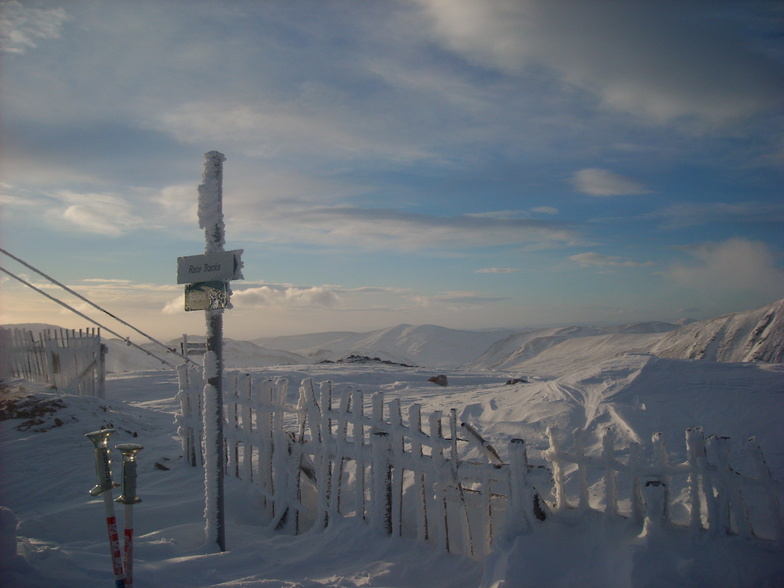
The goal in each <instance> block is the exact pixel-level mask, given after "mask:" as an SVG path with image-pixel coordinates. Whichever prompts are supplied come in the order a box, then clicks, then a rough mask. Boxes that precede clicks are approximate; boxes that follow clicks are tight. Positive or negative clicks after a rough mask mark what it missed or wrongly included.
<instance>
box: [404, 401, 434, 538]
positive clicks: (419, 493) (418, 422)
mask: <svg viewBox="0 0 784 588" xmlns="http://www.w3.org/2000/svg"><path fill="white" fill-rule="evenodd" d="M408 427H409V429H410V430H411V455H412V457H413V460H414V463H417V464H421V463H422V437H423V436H424V433H423V432H422V407H421V406H420V405H419V404H412V405H411V406H410V407H409V409H408ZM414 485H415V488H416V490H415V492H416V498H417V540H418V541H422V542H424V541H427V540H428V539H429V538H430V533H429V531H428V520H427V510H428V507H427V503H428V491H427V480H426V474H425V472H424V471H422V470H421V469H419V470H418V471H416V472H414Z"/></svg>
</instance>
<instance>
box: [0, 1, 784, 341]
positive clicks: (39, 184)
mask: <svg viewBox="0 0 784 588" xmlns="http://www.w3.org/2000/svg"><path fill="white" fill-rule="evenodd" d="M0 29H1V31H2V45H1V47H2V56H1V57H0V59H1V60H2V61H0V105H2V106H1V109H0V215H1V216H0V228H1V229H2V231H1V234H0V245H1V246H2V248H4V249H5V250H7V251H8V252H9V253H12V254H13V255H15V256H17V257H20V258H22V259H24V260H25V261H26V262H28V263H29V264H31V265H33V266H34V267H36V268H38V269H40V270H41V271H43V272H44V273H47V274H48V275H50V276H52V277H53V278H55V279H57V280H58V281H60V282H63V283H65V284H67V285H68V286H69V287H70V288H72V289H74V290H75V291H77V292H79V293H80V294H82V295H84V296H86V297H88V298H89V299H91V300H93V301H94V302H95V303H96V304H98V305H100V306H102V307H103V308H105V309H107V310H108V311H110V312H111V313H113V314H116V315H117V316H120V317H121V318H123V319H124V320H126V321H129V322H131V323H132V324H134V325H135V326H136V327H137V328H140V329H142V330H144V331H145V332H148V333H150V334H151V335H153V336H155V337H162V338H167V339H168V338H174V337H178V336H179V335H180V334H181V333H186V332H187V333H192V334H199V333H201V332H203V331H204V328H205V323H204V316H203V315H204V313H203V312H199V311H197V312H185V311H184V300H183V299H184V295H183V288H184V287H183V285H178V284H177V283H176V282H177V280H176V268H177V257H180V256H187V255H198V254H200V253H202V252H203V250H204V232H203V231H202V230H201V229H200V228H199V226H198V222H197V215H196V203H197V187H198V185H199V183H200V182H201V174H202V170H203V165H204V158H203V154H204V153H205V152H208V151H212V150H217V151H220V152H221V153H223V154H224V155H225V156H226V161H225V163H224V184H223V211H224V214H225V225H226V248H227V249H243V250H244V254H243V256H242V260H243V262H244V264H245V267H244V276H245V279H244V280H237V281H234V282H232V289H233V291H234V293H233V296H232V304H233V308H232V309H230V310H227V311H226V312H225V313H224V314H225V318H224V328H225V334H226V336H228V337H231V338H238V339H253V338H257V337H268V336H279V335H287V334H301V333H310V332H320V331H359V332H362V331H369V330H373V329H379V328H385V327H389V326H394V325H397V324H401V323H408V324H436V325H441V326H445V327H450V328H457V329H485V328H500V327H514V328H523V327H530V326H544V325H564V324H620V323H629V322H637V321H654V320H661V321H675V320H679V319H683V318H694V319H701V318H709V317H713V316H717V315H720V314H725V313H729V312H736V311H740V310H745V309H750V308H755V307H758V306H762V305H764V304H768V303H770V302H772V301H774V300H777V299H780V298H782V297H784V230H782V227H784V198H782V186H784V5H782V4H781V3H776V2H756V1H748V2H723V1H710V2H708V1H700V2H693V1H690V0H679V1H677V2H675V1H674V2H668V1H658V2H636V1H628V2H609V1H592V2H584V1H577V0H575V1H566V0H558V1H552V0H550V1H547V0H518V1H510V0H387V1H384V2H381V1H367V2H360V1H358V0H325V1H319V2H317V1H299V2H284V1H282V0H281V1H275V0H270V1H264V2H262V1H249V0H236V1H230V2H205V1H201V0H193V1H188V2H186V1H185V0H161V1H156V2H153V1H143V0H142V1H138V2H119V1H105V0H89V1H86V0H85V1H80V0H65V1H62V2H57V3H53V2H43V1H41V2H35V1H28V0H23V1H18V0H5V1H3V2H0ZM0 259H1V260H2V263H0V267H3V268H5V269H6V270H8V271H11V272H13V273H14V274H16V275H17V276H20V277H22V278H23V279H25V280H27V281H29V282H31V283H32V284H34V285H35V286H36V287H38V288H41V289H43V290H44V291H46V292H47V293H50V294H52V295H54V296H58V297H62V299H63V301H65V302H67V303H68V304H69V305H72V306H74V307H75V308H77V309H78V310H80V311H82V312H87V314H88V315H89V316H91V317H93V318H95V319H96V320H98V321H99V322H101V323H102V324H105V325H106V326H108V327H110V328H112V329H119V330H120V332H121V333H122V334H123V335H132V333H130V332H128V329H124V328H122V327H121V326H118V325H117V324H116V323H113V322H111V321H110V320H109V319H108V317H106V315H104V314H102V313H100V312H96V311H95V310H94V309H91V308H90V307H89V306H87V305H86V304H85V303H84V302H82V301H80V300H78V299H75V298H73V297H72V296H70V295H68V294H65V293H63V292H62V291H61V290H60V289H59V288H57V287H55V286H52V285H51V284H48V283H47V282H46V280H44V279H43V278H41V277H40V276H39V275H37V274H35V273H34V272H32V271H30V270H29V269H27V268H25V267H23V266H21V265H19V264H18V263H16V262H14V261H13V260H11V259H10V258H8V257H7V256H5V255H0ZM0 289H1V290H0V296H2V299H0V323H6V324H7V323H27V322H46V323H51V324H57V325H61V326H64V327H73V328H79V327H86V326H90V324H89V323H87V322H86V321H85V319H83V318H81V317H79V316H77V315H75V314H73V313H71V312H70V311H68V310H66V309H64V308H62V307H61V306H59V305H57V304H56V303H54V302H52V301H51V300H49V299H47V298H45V297H44V296H41V295H40V294H38V293H36V292H34V291H33V290H31V289H29V288H28V287H26V286H24V285H22V284H21V283H19V282H17V281H16V280H14V279H12V278H11V277H9V276H7V275H6V274H2V277H1V278H0ZM132 339H134V340H136V339H138V337H137V336H135V335H134V336H133V337H132Z"/></svg>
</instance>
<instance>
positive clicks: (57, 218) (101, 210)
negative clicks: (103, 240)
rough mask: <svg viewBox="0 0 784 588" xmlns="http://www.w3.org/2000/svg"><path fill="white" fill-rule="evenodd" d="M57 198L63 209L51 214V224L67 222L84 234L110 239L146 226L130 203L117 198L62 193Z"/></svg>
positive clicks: (101, 195) (56, 209)
mask: <svg viewBox="0 0 784 588" xmlns="http://www.w3.org/2000/svg"><path fill="white" fill-rule="evenodd" d="M56 197H57V198H58V199H59V200H60V202H61V206H59V207H56V208H54V209H53V210H49V211H47V216H48V218H49V220H50V222H55V223H57V222H63V221H65V222H66V223H68V224H70V225H71V226H72V227H74V228H77V229H79V230H81V231H84V232H87V233H95V234H98V235H106V236H108V237H119V236H120V235H123V234H125V233H126V232H127V231H129V230H130V229H134V228H138V227H139V226H140V225H142V224H143V219H142V218H141V217H139V216H137V215H136V214H134V213H133V212H132V211H131V208H132V207H131V205H130V204H129V203H128V201H126V200H125V199H124V198H122V197H121V196H118V195H116V194H100V193H78V192H72V191H70V190H62V191H60V192H57V194H56Z"/></svg>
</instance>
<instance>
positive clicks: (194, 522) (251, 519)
mask: <svg viewBox="0 0 784 588" xmlns="http://www.w3.org/2000/svg"><path fill="white" fill-rule="evenodd" d="M725 322H726V321H725ZM769 322H770V321H769ZM674 328H675V327H673V329H674ZM403 330H404V329H403V328H400V329H398V333H397V336H398V339H400V333H401V332H402V331H403ZM632 330H633V329H632ZM638 330H639V329H638ZM736 330H738V329H736ZM642 331H643V332H642V333H630V332H629V330H628V329H627V330H625V331H624V330H623V329H620V330H619V329H616V332H600V333H594V334H591V335H590V336H589V335H586V333H584V332H583V333H581V334H580V336H578V337H562V336H561V338H560V339H559V340H558V341H557V344H555V343H553V340H547V341H545V340H544V339H542V337H539V339H540V341H539V345H540V347H541V349H539V350H538V351H537V353H535V354H531V353H530V352H531V350H532V349H533V348H532V347H531V346H530V345H529V347H528V348H527V351H522V352H520V351H519V350H520V349H521V345H520V344H513V342H510V341H507V342H506V344H505V345H499V346H497V348H496V349H495V351H493V353H490V355H492V356H493V358H494V359H493V362H497V361H498V360H499V359H501V358H502V357H504V358H507V359H506V360H504V361H505V362H506V363H507V364H509V365H510V366H512V367H511V369H495V370H490V369H487V368H482V367H481V366H480V365H478V363H477V362H476V361H474V365H473V367H472V368H471V369H465V368H456V367H447V366H445V365H444V364H443V363H442V364H441V365H440V366H439V369H433V366H434V364H428V361H429V360H432V359H433V358H434V357H436V358H437V357H449V353H448V346H449V344H450V338H449V337H442V336H441V335H443V333H439V334H438V335H439V338H438V340H437V341H436V342H434V341H432V340H431V341H427V340H424V339H422V333H423V331H422V330H421V329H420V330H419V332H418V334H417V336H419V337H420V340H419V341H418V344H417V345H418V346H414V345H411V344H409V343H406V344H405V345H406V349H407V350H408V351H407V352H406V353H405V354H400V355H396V356H395V357H397V358H398V359H401V360H403V359H405V360H408V361H407V362H406V363H415V364H417V365H419V366H421V367H410V368H409V367H401V366H394V365H387V364H381V363H379V362H372V363H367V364H355V363H326V364H319V363H300V364H293V365H277V366H267V367H259V365H258V364H257V363H256V364H254V365H251V366H248V367H249V369H251V370H252V371H255V372H261V373H264V374H266V375H270V376H285V377H288V378H289V379H290V381H291V382H292V383H293V384H297V383H298V382H299V380H300V378H303V377H313V378H314V380H316V381H317V382H318V381H322V380H326V379H329V380H331V381H333V382H334V383H335V385H336V386H344V385H351V386H354V387H356V388H360V389H363V390H366V391H374V390H383V391H384V392H385V394H386V396H387V398H388V399H389V398H396V397H397V398H400V399H401V401H402V402H403V403H404V405H406V404H411V403H415V402H416V403H419V404H421V405H422V406H423V412H424V413H427V412H428V411H431V410H436V409H439V410H448V409H450V408H456V409H457V410H458V415H459V418H461V419H462V420H463V421H467V422H470V423H471V424H473V425H474V426H475V428H476V429H478V430H479V431H481V432H482V434H483V435H484V436H485V438H487V439H488V440H490V441H491V442H492V443H493V444H494V446H495V447H497V448H499V450H503V448H504V447H505V446H506V443H507V441H509V440H510V439H511V438H514V437H522V438H525V439H526V441H527V442H528V444H529V448H530V453H531V455H530V457H531V460H532V461H534V462H535V461H538V460H541V450H542V449H544V448H545V447H546V440H545V437H544V431H545V428H546V427H547V426H548V425H550V424H555V425H558V426H559V428H560V429H561V430H562V431H570V430H572V429H573V428H574V427H578V426H579V427H585V428H586V430H587V432H588V434H587V436H586V450H587V451H588V452H591V451H594V450H596V448H597V446H598V444H599V443H600V440H599V437H598V432H599V431H600V430H601V429H602V428H604V427H605V426H608V425H610V426H613V428H614V429H615V431H616V434H617V436H618V443H619V444H624V443H629V442H631V441H642V442H644V443H646V442H648V441H649V440H650V438H651V435H652V434H653V433H654V432H662V433H663V435H664V438H665V441H666V442H667V446H668V449H669V450H670V452H671V454H672V455H674V456H675V457H676V459H685V444H684V442H683V439H684V430H685V429H686V428H687V427H692V426H696V425H700V426H702V427H703V428H704V430H705V433H706V435H710V434H718V435H722V436H729V437H731V438H732V443H733V448H734V449H736V450H737V451H736V452H735V453H737V455H738V457H737V459H736V461H735V462H734V465H735V466H736V467H737V469H739V470H741V471H743V470H744V469H748V466H749V464H747V463H745V462H744V459H745V458H744V457H743V456H744V453H743V452H742V450H741V449H740V448H741V445H742V443H743V441H745V440H746V439H747V438H748V437H750V436H752V435H754V436H756V437H757V438H758V440H759V442H760V445H761V447H762V450H763V452H764V454H765V457H766V458H767V461H768V465H769V467H770V469H771V471H772V474H773V477H774V478H775V479H777V480H779V481H784V427H782V426H781V415H782V414H784V366H782V365H781V364H767V363H716V362H712V361H705V360H696V359H673V358H660V357H656V356H654V355H651V354H649V353H643V352H640V350H639V347H640V345H639V343H640V342H641V341H643V340H644V339H645V338H651V337H653V338H655V339H656V341H661V339H660V338H661V337H662V336H669V335H670V334H671V333H664V335H662V333H661V332H657V331H658V329H656V328H647V329H642ZM747 331H748V329H746V330H745V331H744V332H745V333H746V335H747V334H748V332H747ZM690 332H691V333H692V334H693V333H695V332H697V331H695V330H694V328H692V331H690ZM486 335H487V334H482V337H484V338H485V339H483V341H482V342H481V344H478V343H477V344H476V345H473V343H472V341H473V340H468V339H466V340H464V341H462V342H460V341H455V344H456V348H455V352H454V354H453V356H455V357H456V356H460V357H463V356H469V355H470V353H468V351H467V349H468V348H471V353H473V354H474V355H473V359H474V360H478V359H479V357H480V356H482V355H483V352H484V351H485V350H488V348H489V347H490V346H492V344H493V341H490V342H487V338H486ZM540 335H541V333H540ZM560 335H563V334H562V333H561V334H560ZM560 335H559V333H551V334H550V336H551V337H559V336H560ZM341 336H342V337H346V336H347V335H346V334H341ZM507 336H509V335H508V334H502V335H501V336H500V338H505V337H507ZM596 337H599V338H598V339H597V338H596ZM629 337H632V339H630V338H629ZM640 337H641V338H642V339H640ZM354 338H355V339H356V337H354ZM500 338H499V337H497V340H500ZM518 338H520V337H518ZM522 339H525V336H522ZM324 341H326V342H327V343H328V342H329V341H330V338H328V337H327V338H325V339H324ZM324 341H321V342H320V344H321V343H323V342H324ZM531 341H532V339H531V338H530V337H528V339H526V340H525V341H522V345H525V344H530V343H531ZM670 341H672V340H671V339H670ZM517 343H521V342H520V341H517ZM551 343H552V344H551ZM632 343H633V344H632ZM647 344H653V343H651V341H648V342H647ZM482 345H484V348H483V349H482V348H481V347H482ZM630 345H631V348H630ZM350 347H351V348H352V349H355V350H358V351H361V349H356V344H355V343H352V345H351V346H350ZM559 347H560V349H561V351H560V352H557V350H558V348H559ZM671 347H672V345H671V346H670V348H671ZM324 348H325V349H326V348H327V347H324ZM256 349H258V347H256ZM364 349H365V350H366V351H369V352H370V351H372V349H371V348H364ZM417 349H418V350H419V355H417V352H416V351H417ZM232 350H233V351H232ZM248 350H251V351H252V349H251V348H250V347H248V346H245V345H237V346H235V347H230V348H228V351H227V355H228V356H229V362H232V361H233V362H234V364H235V365H236V364H238V363H239V364H241V363H242V357H241V356H240V354H241V353H244V352H248ZM286 351H287V353H293V352H292V351H291V350H286ZM488 351H489V350H488ZM515 352H518V355H517V360H515V361H509V358H510V357H512V355H510V354H514V353H515ZM232 353H234V354H235V356H234V358H233V359H232V358H231V354H232ZM525 353H529V357H528V359H527V363H525V362H523V361H522V356H523V355H524V354H525ZM112 354H115V358H114V362H115V363H114V367H115V369H114V372H115V373H113V374H112V375H110V377H109V380H108V382H107V398H106V400H96V399H91V398H83V397H62V396H60V395H58V394H57V393H56V392H53V391H51V390H46V389H43V387H41V386H36V385H31V384H30V383H29V382H19V381H15V382H14V381H12V382H7V383H6V390H5V392H4V395H3V398H4V399H6V398H8V396H9V395H10V394H11V393H14V394H16V395H17V396H21V397H24V396H25V395H26V394H31V393H32V394H33V395H34V397H35V398H36V399H37V401H36V402H35V406H36V407H37V408H38V416H35V414H33V413H30V414H25V415H16V416H21V417H22V418H6V420H3V421H2V422H0V435H1V439H0V465H1V467H2V475H1V476H0V505H2V506H3V507H5V508H6V509H10V511H12V512H13V513H14V514H15V516H16V517H17V518H18V520H19V526H18V554H19V555H18V556H16V557H15V558H12V559H11V560H10V561H8V556H7V555H6V556H5V559H0V570H1V571H0V585H2V586H19V587H24V586H47V587H48V586H66V587H72V586H79V587H90V586H108V585H110V584H111V582H112V581H113V580H112V573H111V565H110V558H109V552H108V546H107V540H106V529H105V522H104V514H103V504H102V500H101V499H100V498H94V497H92V496H90V495H89V494H88V490H89V489H90V488H91V487H92V486H93V485H94V484H95V468H94V462H93V447H92V444H91V443H90V442H89V440H87V439H86V438H85V437H84V434H85V433H87V432H90V431H93V430H96V429H99V428H101V427H102V426H111V427H113V428H115V429H117V432H116V433H115V435H114V436H113V437H112V439H111V444H112V445H114V444H116V443H120V442H135V443H140V444H142V445H144V447H145V449H144V450H143V451H141V453H140V454H139V483H138V492H139V495H140V496H141V498H142V500H143V502H142V503H141V504H139V505H138V506H136V507H134V508H135V510H134V512H135V521H136V524H135V527H136V535H137V538H136V551H135V556H136V557H135V580H136V582H135V583H136V585H137V586H140V587H141V586H167V587H178V586H182V587H185V586H234V587H239V586H271V587H284V586H285V587H299V586H304V587H306V586H336V587H354V586H406V587H423V588H424V587H428V588H430V587H436V586H461V587H462V586H466V587H468V586H498V587H499V588H500V587H501V586H506V587H511V586H603V587H604V586H782V585H784V553H782V544H781V543H773V542H759V541H750V540H746V539H743V538H741V537H738V536H726V535H719V536H709V534H707V533H704V534H702V535H700V534H697V535H696V536H695V535H693V534H691V533H689V532H687V531H684V530H682V529H668V530H660V531H658V532H648V533H643V534H639V533H638V532H636V531H635V532H632V531H630V528H629V527H627V526H625V525H623V524H622V523H618V522H617V521H615V522H613V521H609V520H607V519H606V518H605V517H603V516H595V517H594V516H580V517H574V518H573V519H570V518H568V517H567V518H564V519H560V520H553V521H549V522H546V523H545V524H543V525H540V526H539V527H537V528H536V529H535V530H534V532H532V533H530V534H521V535H515V534H511V535H509V536H507V537H505V538H504V539H503V540H500V541H498V542H497V544H496V546H495V550H494V552H493V553H492V554H491V555H490V556H489V557H487V558H486V559H484V560H483V561H471V560H468V559H464V558H460V557H457V556H453V555H446V554H442V553H439V552H438V551H437V550H436V548H435V547H434V546H431V545H429V544H420V543H416V542H414V541H411V540H408V539H400V538H390V537H387V536H384V535H381V534H379V533H377V532H376V531H372V530H370V529H368V528H367V527H365V526H364V525H363V524H362V523H357V522H354V521H352V520H344V521H337V522H335V523H334V524H333V525H331V526H330V527H329V528H328V529H327V530H325V531H320V532H315V531H313V532H307V533H305V534H303V535H301V536H298V537H292V536H287V535H284V534H282V533H281V532H276V531H273V530H271V529H269V528H267V527H266V526H264V524H263V523H264V521H263V520H262V518H261V515H260V513H259V511H258V510H257V509H256V507H255V505H254V498H253V493H252V492H251V491H250V490H249V489H248V488H247V487H245V486H244V485H243V484H242V483H240V482H238V481H236V480H232V479H227V481H226V496H227V505H226V508H227V529H226V543H227V551H226V552H224V553H220V552H217V551H216V549H215V548H213V546H211V545H205V544H204V521H203V509H204V499H203V491H204V490H203V475H202V472H201V471H200V470H199V469H196V468H191V467H189V466H187V465H185V464H183V463H182V461H181V457H180V453H181V447H180V441H179V438H178V437H177V436H176V428H175V425H174V413H175V412H176V410H177V403H176V401H175V400H174V395H175V393H176V388H177V384H176V377H175V374H174V373H173V372H172V371H171V370H159V369H156V370H150V369H146V370H138V368H139V367H140V366H139V365H138V363H137V360H138V357H136V356H133V357H132V356H130V355H128V356H127V357H125V359H124V360H123V358H122V357H119V358H118V357H117V356H118V355H120V354H119V353H116V347H112V349H111V350H110V354H109V357H110V358H111V356H112ZM460 354H462V355H460ZM490 355H486V356H485V359H488V358H489V357H490ZM300 356H301V357H304V355H302V354H300ZM287 357H289V358H290V357H291V356H287ZM382 359H388V358H382ZM412 360H413V361H412ZM518 360H519V361H518ZM123 361H126V363H125V364H123ZM305 361H307V360H305ZM479 363H481V362H479ZM488 363H489V360H488ZM123 370H129V371H123ZM437 373H443V374H445V375H447V377H448V379H449V386H448V387H446V388H443V387H440V386H436V385H434V384H432V383H429V382H427V379H428V377H430V376H431V375H434V374H437ZM520 376H523V377H525V379H526V380H527V382H524V383H518V384H514V385H508V384H506V381H507V380H508V379H510V378H513V377H520ZM23 387H24V388H23ZM292 387H293V388H296V386H292ZM25 402H26V401H25ZM16 404H17V406H18V405H19V401H17V403H16ZM23 404H24V402H23ZM47 406H48V407H49V408H50V409H51V410H52V412H45V411H46V410H47ZM8 416H12V415H8V413H5V417H8ZM31 419H32V420H33V421H34V422H31V423H28V422H27V421H29V420H31ZM114 453H115V455H114V458H115V471H116V472H119V464H118V463H117V462H118V461H119V454H118V453H117V452H114ZM117 475H118V474H117ZM598 498H599V499H600V497H598ZM779 498H780V500H782V499H784V493H782V492H780V493H779ZM117 509H118V515H119V517H118V518H119V519H120V521H122V507H120V506H119V505H117ZM2 514H3V515H4V516H10V515H9V513H8V512H7V511H5V512H4V513H2ZM589 515H590V513H589ZM121 524H122V523H121ZM0 529H3V533H6V534H5V535H2V537H7V530H6V527H3V526H2V524H0ZM7 547H8V539H7V538H5V539H2V540H0V548H2V549H3V550H5V549H6V548H7ZM0 551H2V550H0ZM0 557H2V556H0Z"/></svg>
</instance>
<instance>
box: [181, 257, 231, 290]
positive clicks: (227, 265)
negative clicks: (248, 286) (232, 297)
mask: <svg viewBox="0 0 784 588" xmlns="http://www.w3.org/2000/svg"><path fill="white" fill-rule="evenodd" d="M241 256H242V249H235V250H234V251H220V252H218V253H210V254H204V255H188V256H185V257H178V258H177V283H178V284H195V283H198V282H209V281H212V280H240V279H242V260H241Z"/></svg>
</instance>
